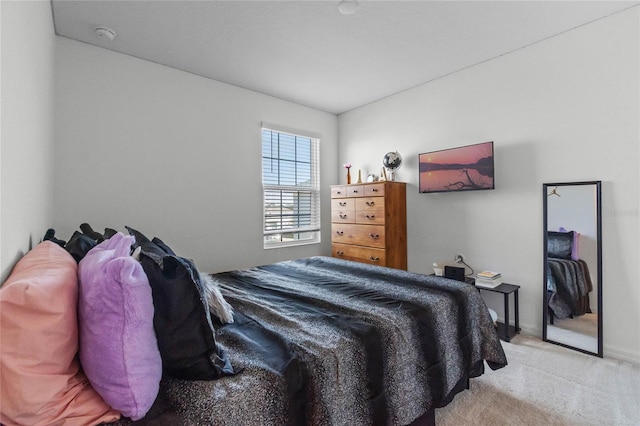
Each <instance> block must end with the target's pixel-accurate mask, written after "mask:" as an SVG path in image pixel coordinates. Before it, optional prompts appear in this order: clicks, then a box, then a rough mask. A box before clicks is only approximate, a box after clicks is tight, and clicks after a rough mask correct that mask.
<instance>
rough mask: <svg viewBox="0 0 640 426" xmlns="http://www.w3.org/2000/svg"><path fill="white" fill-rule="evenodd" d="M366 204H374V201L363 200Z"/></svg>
mask: <svg viewBox="0 0 640 426" xmlns="http://www.w3.org/2000/svg"><path fill="white" fill-rule="evenodd" d="M365 204H366V205H368V206H369V207H371V206H373V205H374V204H375V202H374V201H366V202H365Z"/></svg>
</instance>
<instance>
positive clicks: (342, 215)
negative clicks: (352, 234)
mask: <svg viewBox="0 0 640 426" xmlns="http://www.w3.org/2000/svg"><path fill="white" fill-rule="evenodd" d="M331 222H334V223H356V212H355V210H331Z"/></svg>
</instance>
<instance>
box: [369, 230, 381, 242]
mask: <svg viewBox="0 0 640 426" xmlns="http://www.w3.org/2000/svg"><path fill="white" fill-rule="evenodd" d="M369 236H370V237H371V238H373V239H374V240H377V239H378V238H380V234H374V233H373V232H372V233H370V234H369Z"/></svg>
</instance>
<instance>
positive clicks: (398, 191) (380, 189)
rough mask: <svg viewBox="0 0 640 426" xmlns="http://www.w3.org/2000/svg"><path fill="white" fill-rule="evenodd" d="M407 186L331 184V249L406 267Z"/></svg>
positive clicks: (349, 256)
mask: <svg viewBox="0 0 640 426" xmlns="http://www.w3.org/2000/svg"><path fill="white" fill-rule="evenodd" d="M406 199H407V186H406V184H405V183H404V182H390V181H387V182H374V183H361V184H360V183H359V184H353V185H333V186H331V252H332V255H333V257H340V258H343V259H348V260H355V261H357V262H364V263H371V264H374V265H381V266H389V267H391V268H397V269H405V270H406V269H407V202H406Z"/></svg>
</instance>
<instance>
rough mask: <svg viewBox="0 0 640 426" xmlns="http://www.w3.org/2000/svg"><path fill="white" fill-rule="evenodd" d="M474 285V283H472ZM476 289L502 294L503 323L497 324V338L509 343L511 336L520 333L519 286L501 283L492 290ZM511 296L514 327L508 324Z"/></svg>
mask: <svg viewBox="0 0 640 426" xmlns="http://www.w3.org/2000/svg"><path fill="white" fill-rule="evenodd" d="M474 285H475V283H474ZM476 288H477V289H478V290H485V291H492V292H494V293H502V294H503V296H504V323H501V322H497V325H498V336H499V337H500V338H501V339H502V340H504V341H506V342H509V341H511V339H512V338H513V336H515V335H516V334H518V333H519V332H520V317H519V313H518V289H519V288H520V286H519V285H514V284H507V283H502V284H500V285H499V286H497V287H494V288H486V287H479V286H476ZM510 294H513V307H514V310H515V312H514V313H515V323H514V325H511V324H510V322H509V295H510Z"/></svg>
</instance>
